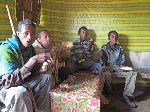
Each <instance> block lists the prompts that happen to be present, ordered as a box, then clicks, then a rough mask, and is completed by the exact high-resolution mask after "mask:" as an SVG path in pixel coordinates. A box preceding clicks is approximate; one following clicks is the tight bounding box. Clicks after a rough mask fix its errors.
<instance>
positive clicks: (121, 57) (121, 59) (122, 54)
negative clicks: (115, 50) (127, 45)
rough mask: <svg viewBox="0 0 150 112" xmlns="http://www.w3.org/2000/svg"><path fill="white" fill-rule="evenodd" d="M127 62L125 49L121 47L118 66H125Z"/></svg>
mask: <svg viewBox="0 0 150 112" xmlns="http://www.w3.org/2000/svg"><path fill="white" fill-rule="evenodd" d="M124 62H125V54H124V50H123V48H122V47H121V46H120V54H119V58H118V60H117V65H119V66H120V65H124Z"/></svg>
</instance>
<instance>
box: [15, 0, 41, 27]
mask: <svg viewBox="0 0 150 112" xmlns="http://www.w3.org/2000/svg"><path fill="white" fill-rule="evenodd" d="M40 9H41V5H40V0H16V17H17V21H20V20H23V19H27V18H28V19H30V20H32V21H33V22H35V23H36V24H39V23H40Z"/></svg>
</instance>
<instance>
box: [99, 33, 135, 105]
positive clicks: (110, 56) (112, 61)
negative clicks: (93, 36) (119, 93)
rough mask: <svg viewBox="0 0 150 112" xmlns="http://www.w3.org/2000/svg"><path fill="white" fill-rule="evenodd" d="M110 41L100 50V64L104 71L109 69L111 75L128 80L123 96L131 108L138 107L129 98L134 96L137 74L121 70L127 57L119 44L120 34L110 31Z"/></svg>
mask: <svg viewBox="0 0 150 112" xmlns="http://www.w3.org/2000/svg"><path fill="white" fill-rule="evenodd" d="M108 40H109V42H108V43H107V44H106V45H103V46H102V48H101V49H100V63H101V64H102V66H103V68H104V69H106V68H107V69H106V70H109V71H110V72H111V73H115V74H119V75H121V76H123V77H125V78H126V81H125V88H124V92H123V96H124V98H125V100H126V102H127V103H128V104H129V106H130V107H137V105H136V104H135V103H134V102H131V101H130V100H129V98H128V96H133V95H132V93H133V92H134V89H135V81H136V76H137V73H135V72H133V71H126V72H125V71H122V70H121V69H120V67H122V66H123V65H124V62H125V55H124V52H123V48H122V47H121V46H120V45H118V44H117V40H118V33H117V32H116V31H110V32H109V33H108Z"/></svg>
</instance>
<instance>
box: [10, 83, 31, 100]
mask: <svg viewBox="0 0 150 112" xmlns="http://www.w3.org/2000/svg"><path fill="white" fill-rule="evenodd" d="M9 90H10V92H8V93H7V98H9V99H13V98H15V99H22V98H24V97H25V96H29V93H28V90H27V89H26V88H25V87H23V86H18V87H12V88H10V89H9ZM14 96H15V97H14Z"/></svg>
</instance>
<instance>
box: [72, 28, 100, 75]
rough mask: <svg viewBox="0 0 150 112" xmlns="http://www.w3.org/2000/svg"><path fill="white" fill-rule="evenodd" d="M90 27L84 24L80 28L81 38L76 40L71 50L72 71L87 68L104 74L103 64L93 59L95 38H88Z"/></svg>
mask: <svg viewBox="0 0 150 112" xmlns="http://www.w3.org/2000/svg"><path fill="white" fill-rule="evenodd" d="M87 33H88V29H87V28H86V27H85V26H82V27H81V28H79V30H78V35H79V36H80V38H78V39H76V40H75V42H74V47H73V48H72V50H71V63H70V64H69V67H70V70H71V72H73V73H74V72H77V71H78V70H87V71H91V72H94V73H98V74H99V76H101V75H102V69H101V64H99V63H95V62H94V61H93V40H92V39H88V38H87Z"/></svg>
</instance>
